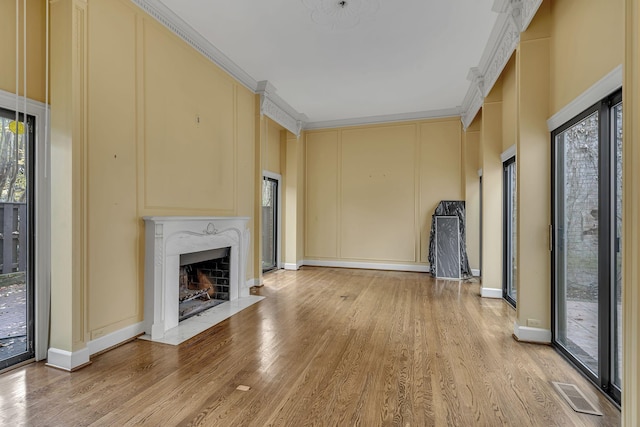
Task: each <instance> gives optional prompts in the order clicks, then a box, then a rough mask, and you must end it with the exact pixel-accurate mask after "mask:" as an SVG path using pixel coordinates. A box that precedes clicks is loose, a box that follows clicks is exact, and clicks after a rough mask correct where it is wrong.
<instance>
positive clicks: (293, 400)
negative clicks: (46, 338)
mask: <svg viewBox="0 0 640 427" xmlns="http://www.w3.org/2000/svg"><path fill="white" fill-rule="evenodd" d="M264 281H265V286H264V287H262V288H255V289H253V290H252V292H253V293H254V294H256V295H264V296H265V297H266V299H264V300H263V301H261V302H260V303H258V304H255V305H253V306H251V307H249V308H248V309H246V310H244V311H242V312H240V313H238V314H237V315H235V316H232V317H231V318H230V319H227V320H226V321H224V322H222V323H221V324H219V325H216V326H214V327H213V328H211V329H209V330H207V331H205V332H203V333H202V334H200V335H198V336H196V337H194V338H193V339H191V340H189V341H187V342H185V343H183V344H182V345H180V346H169V345H163V344H157V343H153V342H148V341H142V340H138V341H133V342H130V343H127V344H125V345H122V346H120V347H118V348H116V349H113V350H111V351H109V352H107V353H104V354H101V355H98V356H96V357H94V358H93V359H92V361H93V363H92V364H91V365H90V366H88V367H86V368H84V369H82V370H80V371H77V372H75V373H67V372H62V371H58V370H55V369H52V368H48V367H46V366H44V364H43V363H36V364H31V365H28V366H24V367H21V368H18V369H16V370H14V371H10V372H7V373H5V374H2V375H0V424H2V425H29V426H111V425H118V426H129V425H149V426H157V425H163V426H165V425H169V426H170V425H180V426H225V427H226V426H268V425H271V426H283V425H290V426H296V427H297V426H306V425H314V426H318V425H321V426H325V425H337V426H352V425H353V426H383V425H389V426H402V427H406V426H499V425H504V426H518V427H521V426H543V425H544V426H547V425H549V426H555V425H557V426H614V425H619V423H620V413H619V411H618V410H617V409H616V408H615V407H614V406H613V405H612V404H611V403H610V402H609V401H608V400H607V399H606V398H605V397H604V396H603V395H602V394H601V393H599V392H598V391H597V390H596V389H595V388H594V387H593V386H592V385H591V384H590V383H589V382H588V381H587V380H586V379H585V378H584V377H582V376H581V375H580V374H579V373H578V372H577V371H576V370H575V369H573V368H572V367H571V366H570V365H569V363H568V362H566V361H565V360H564V359H563V358H562V357H560V356H559V355H558V354H557V353H556V351H555V350H554V349H553V348H551V347H549V346H543V345H533V344H526V343H519V342H516V341H515V340H514V339H513V338H512V336H511V334H512V329H513V321H514V318H515V311H514V310H513V309H512V308H511V307H509V306H508V305H507V304H506V303H504V302H503V301H501V300H490V299H483V298H480V296H479V283H477V282H474V283H463V282H457V281H446V280H434V279H433V278H431V277H430V276H428V275H427V274H421V273H404V272H381V271H368V270H349V269H332V268H313V267H304V268H303V269H301V270H299V271H277V272H274V273H271V274H268V275H265V280H264ZM551 381H560V382H571V383H574V384H576V385H578V387H580V388H581V389H582V390H583V391H584V392H585V394H586V395H587V397H589V398H590V399H591V400H592V401H593V402H594V403H596V404H597V405H598V406H599V407H600V408H601V410H602V411H603V413H604V416H603V417H596V416H591V415H585V414H577V413H575V412H573V410H572V409H571V408H570V407H569V406H568V405H567V404H566V403H565V402H564V401H563V400H562V398H561V397H560V396H559V395H558V394H557V392H556V391H555V389H554V388H553V386H552V385H551ZM238 385H247V386H249V387H250V389H249V390H248V391H240V390H237V389H236V388H237V386H238Z"/></svg>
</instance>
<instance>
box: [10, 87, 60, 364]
mask: <svg viewBox="0 0 640 427" xmlns="http://www.w3.org/2000/svg"><path fill="white" fill-rule="evenodd" d="M0 107H3V108H7V109H10V110H15V109H16V108H17V109H18V110H19V112H20V113H25V112H26V114H27V115H29V116H34V117H35V120H36V132H35V141H34V147H35V152H34V153H33V154H34V155H35V159H34V163H35V171H34V182H33V186H34V189H33V192H34V195H33V200H34V205H35V206H34V207H33V209H34V210H33V216H34V218H33V221H34V225H35V227H34V230H33V233H34V236H37V238H36V239H34V245H33V246H34V247H33V248H32V252H31V253H32V254H33V255H34V257H35V259H34V260H33V266H34V272H33V275H34V290H35V295H34V300H35V301H34V303H35V312H34V321H35V325H34V332H35V337H34V343H35V360H44V359H46V358H47V350H48V349H49V304H50V299H51V282H50V277H51V190H50V170H51V169H50V167H49V166H50V164H51V163H50V149H49V147H50V144H49V142H50V140H49V135H50V121H49V115H50V109H49V108H48V106H47V105H46V104H44V103H42V102H38V101H34V100H32V99H29V98H26V99H25V98H24V97H22V96H18V97H16V94H15V93H11V92H6V91H3V90H0ZM25 109H26V111H23V110H25Z"/></svg>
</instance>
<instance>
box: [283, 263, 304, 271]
mask: <svg viewBox="0 0 640 427" xmlns="http://www.w3.org/2000/svg"><path fill="white" fill-rule="evenodd" d="M302 265H303V261H298V262H296V263H295V264H294V263H292V262H285V263H284V269H285V270H300V267H302Z"/></svg>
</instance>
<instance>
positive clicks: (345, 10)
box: [302, 0, 380, 30]
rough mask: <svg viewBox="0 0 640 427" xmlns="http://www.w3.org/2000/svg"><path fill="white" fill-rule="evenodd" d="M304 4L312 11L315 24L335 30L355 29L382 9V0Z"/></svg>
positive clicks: (326, 0)
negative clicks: (362, 21)
mask: <svg viewBox="0 0 640 427" xmlns="http://www.w3.org/2000/svg"><path fill="white" fill-rule="evenodd" d="M302 3H304V5H305V6H306V7H307V8H308V9H309V10H311V19H312V20H313V21H314V22H315V23H317V24H320V25H323V26H325V27H329V28H331V29H334V30H345V29H349V28H353V27H355V26H357V25H358V24H359V23H360V21H361V20H362V19H363V18H367V17H370V16H373V15H374V14H375V13H376V12H377V11H378V9H379V8H380V0H349V1H346V0H302Z"/></svg>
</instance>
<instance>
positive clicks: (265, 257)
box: [262, 177, 278, 272]
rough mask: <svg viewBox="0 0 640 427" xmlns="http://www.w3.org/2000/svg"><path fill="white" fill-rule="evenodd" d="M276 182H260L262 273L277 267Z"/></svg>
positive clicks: (274, 180) (265, 180)
mask: <svg viewBox="0 0 640 427" xmlns="http://www.w3.org/2000/svg"><path fill="white" fill-rule="evenodd" d="M277 237H278V180H276V179H273V178H268V177H264V179H263V180H262V271H263V272H265V271H270V270H274V269H276V268H277V267H278V256H277V254H278V239H277Z"/></svg>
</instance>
